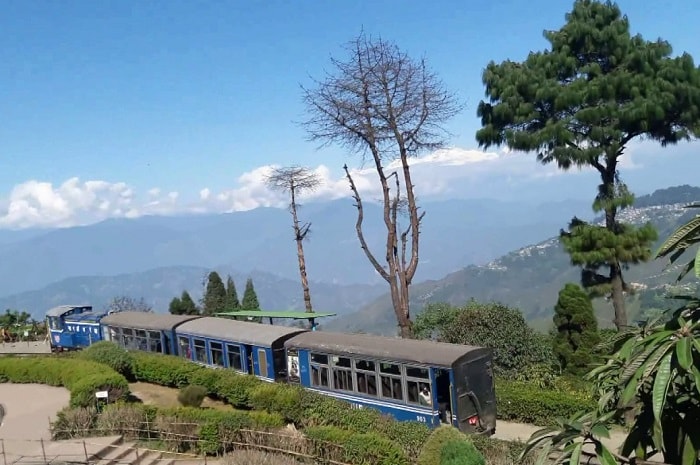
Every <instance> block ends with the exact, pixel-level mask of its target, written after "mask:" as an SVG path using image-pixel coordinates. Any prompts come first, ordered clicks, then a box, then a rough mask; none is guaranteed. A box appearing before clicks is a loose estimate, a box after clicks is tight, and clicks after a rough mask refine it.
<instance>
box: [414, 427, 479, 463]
mask: <svg viewBox="0 0 700 465" xmlns="http://www.w3.org/2000/svg"><path fill="white" fill-rule="evenodd" d="M466 440H467V436H466V435H465V434H464V433H462V432H461V431H460V430H458V429H457V428H455V427H454V426H448V425H442V426H440V427H438V428H436V429H435V430H433V432H432V433H431V434H430V436H429V437H428V440H427V441H426V442H425V444H424V445H423V448H422V449H421V451H420V455H418V462H417V465H436V464H439V463H440V457H441V454H442V448H443V446H444V445H445V444H446V443H448V442H450V441H466Z"/></svg>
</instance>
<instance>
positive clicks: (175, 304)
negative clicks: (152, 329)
mask: <svg viewBox="0 0 700 465" xmlns="http://www.w3.org/2000/svg"><path fill="white" fill-rule="evenodd" d="M168 312H170V314H172V315H183V314H184V310H183V308H182V300H180V298H179V297H173V300H171V301H170V304H169V305H168Z"/></svg>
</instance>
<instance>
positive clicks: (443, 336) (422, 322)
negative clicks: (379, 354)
mask: <svg viewBox="0 0 700 465" xmlns="http://www.w3.org/2000/svg"><path fill="white" fill-rule="evenodd" d="M415 325H416V326H417V327H418V333H417V334H420V335H421V336H422V337H430V338H433V339H437V340H438V341H443V342H451V343H454V344H467V345H478V346H484V347H489V348H491V349H493V358H494V364H495V368H496V370H497V371H498V372H499V373H502V374H507V373H515V372H517V371H519V370H522V369H525V368H526V367H528V366H531V365H534V364H541V363H543V364H551V363H552V361H553V354H552V349H551V346H550V343H549V342H548V341H547V340H546V337H544V336H542V335H539V334H537V333H536V332H535V331H534V330H533V329H532V328H530V327H529V326H528V324H527V322H526V321H525V318H523V315H522V313H521V312H520V311H519V310H518V309H516V308H512V307H508V306H506V305H502V304H500V303H479V302H476V301H475V300H471V301H469V302H467V304H466V305H464V306H462V307H454V306H452V305H449V304H446V303H434V304H429V305H427V306H426V308H425V310H424V311H423V312H422V313H420V314H419V315H418V317H416V322H415Z"/></svg>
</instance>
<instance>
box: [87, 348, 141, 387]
mask: <svg viewBox="0 0 700 465" xmlns="http://www.w3.org/2000/svg"><path fill="white" fill-rule="evenodd" d="M78 357H79V358H82V359H84V360H91V361H93V362H97V363H102V364H104V365H107V366H108V367H110V368H111V369H113V370H114V371H116V372H117V373H119V374H121V375H123V376H124V377H125V378H127V379H132V377H133V374H132V368H133V366H134V359H133V357H132V356H131V353H129V352H127V351H126V350H125V349H123V348H122V347H120V346H118V345H117V344H115V343H114V342H111V341H99V342H96V343H94V344H91V345H90V346H89V347H87V348H86V349H84V350H82V351H80V352H79V353H78Z"/></svg>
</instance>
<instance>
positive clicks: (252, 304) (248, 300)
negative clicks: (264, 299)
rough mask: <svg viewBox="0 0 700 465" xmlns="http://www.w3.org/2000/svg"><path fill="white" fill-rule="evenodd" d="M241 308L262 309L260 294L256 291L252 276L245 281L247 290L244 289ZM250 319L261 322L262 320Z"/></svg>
mask: <svg viewBox="0 0 700 465" xmlns="http://www.w3.org/2000/svg"><path fill="white" fill-rule="evenodd" d="M241 310H260V303H259V302H258V294H256V292H255V287H254V286H253V280H252V279H251V278H248V280H247V281H246V282H245V291H243V299H242V300H241ZM250 321H254V322H256V323H260V322H262V318H253V319H252V320H250Z"/></svg>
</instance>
